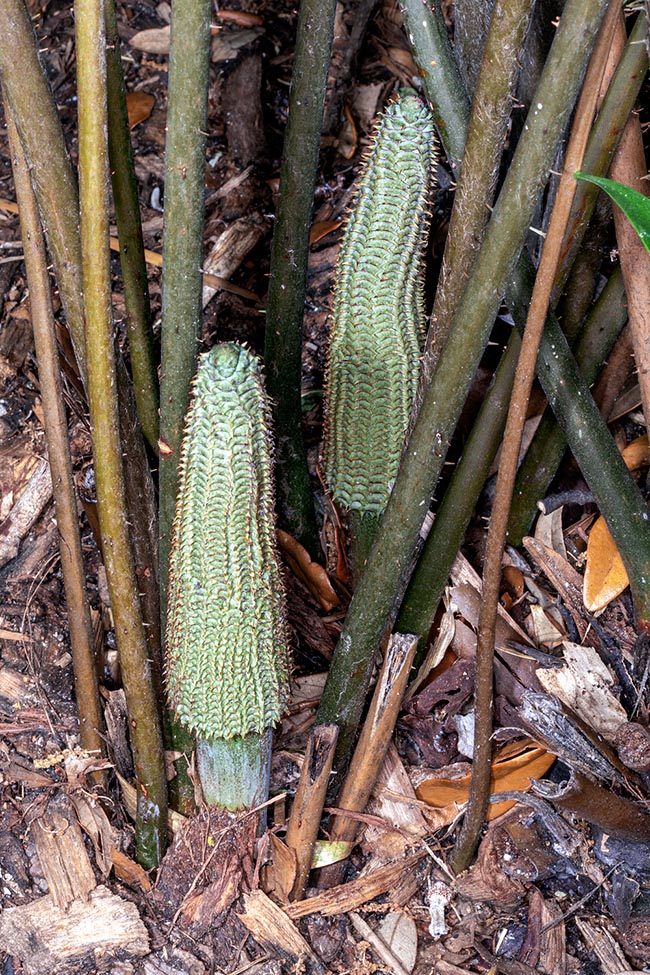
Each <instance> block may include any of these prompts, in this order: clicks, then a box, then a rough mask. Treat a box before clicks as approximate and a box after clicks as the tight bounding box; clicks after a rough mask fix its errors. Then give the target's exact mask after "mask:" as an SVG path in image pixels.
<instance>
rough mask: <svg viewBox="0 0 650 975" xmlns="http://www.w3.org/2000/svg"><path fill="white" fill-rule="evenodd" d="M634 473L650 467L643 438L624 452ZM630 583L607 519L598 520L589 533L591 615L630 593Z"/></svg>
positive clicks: (586, 598)
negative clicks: (627, 591)
mask: <svg viewBox="0 0 650 975" xmlns="http://www.w3.org/2000/svg"><path fill="white" fill-rule="evenodd" d="M621 456H622V458H623V460H624V461H625V465H626V467H627V468H628V470H630V471H635V470H638V469H639V467H643V466H644V465H646V464H650V445H649V444H648V437H647V435H646V434H643V435H642V436H640V437H637V439H636V440H633V441H632V443H629V444H628V445H627V447H625V449H624V450H623V451H622V452H621ZM628 585H629V580H628V578H627V572H626V571H625V566H624V565H623V561H622V559H621V556H620V555H619V554H618V549H617V548H616V545H615V544H614V539H613V538H612V536H611V533H610V531H609V528H608V527H607V523H606V522H605V519H604V518H603V517H602V515H601V517H600V518H598V519H597V521H595V522H594V526H593V528H592V529H591V532H590V533H589V541H588V542H587V562H586V565H585V580H584V587H583V599H584V604H585V607H586V608H587V609H588V610H589V612H590V613H598V612H600V610H602V609H604V608H605V606H609V604H610V603H611V602H612V600H614V599H616V597H617V596H620V594H621V593H622V592H623V591H624V590H625V589H627V587H628Z"/></svg>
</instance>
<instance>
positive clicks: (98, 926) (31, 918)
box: [0, 886, 149, 975]
mask: <svg viewBox="0 0 650 975" xmlns="http://www.w3.org/2000/svg"><path fill="white" fill-rule="evenodd" d="M0 948H1V949H3V950H4V951H7V952H9V953H10V954H11V955H13V956H14V957H16V958H20V960H21V961H22V964H23V970H24V972H25V975H69V973H70V972H71V971H73V970H75V971H76V970H77V969H76V967H75V966H79V967H80V970H84V968H83V966H84V965H86V966H88V965H92V968H89V969H88V970H89V971H92V970H93V969H97V968H101V966H102V962H103V961H114V960H116V959H117V958H129V957H131V958H134V957H142V956H143V955H146V954H147V952H148V951H149V936H148V934H147V929H146V928H145V926H144V924H143V923H142V920H141V918H140V915H139V914H138V909H137V907H136V906H135V904H131V903H129V902H128V901H125V900H122V898H121V897H117V896H116V895H115V894H111V892H110V891H109V890H107V889H106V887H103V886H100V887H96V888H95V890H94V891H93V892H92V893H91V895H90V898H89V899H88V901H86V902H84V901H81V900H76V901H73V902H72V904H70V906H69V907H68V910H67V911H64V910H62V909H61V908H60V907H57V906H56V904H54V902H53V901H52V898H51V897H49V896H48V897H41V898H40V899H39V900H36V901H32V903H31V904H25V905H23V906H22V907H12V908H8V909H7V910H5V911H4V912H3V913H2V915H1V916H0Z"/></svg>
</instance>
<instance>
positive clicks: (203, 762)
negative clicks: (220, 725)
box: [196, 728, 273, 811]
mask: <svg viewBox="0 0 650 975" xmlns="http://www.w3.org/2000/svg"><path fill="white" fill-rule="evenodd" d="M272 739H273V735H272V732H271V729H270V728H267V730H266V731H265V732H264V733H263V734H261V735H255V734H251V735H246V737H245V738H229V739H228V740H226V739H225V738H215V739H212V740H210V741H208V740H206V739H204V738H197V740H196V765H197V771H198V773H199V778H200V780H201V789H202V791H203V798H204V800H205V802H206V803H207V805H208V806H221V807H222V808H223V809H230V810H233V811H235V810H238V809H252V808H253V806H259V805H260V803H262V802H266V800H267V799H268V797H269V781H270V776H271V743H272Z"/></svg>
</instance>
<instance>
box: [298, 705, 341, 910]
mask: <svg viewBox="0 0 650 975" xmlns="http://www.w3.org/2000/svg"><path fill="white" fill-rule="evenodd" d="M338 734H339V730H338V728H337V727H336V725H334V724H326V725H318V726H317V727H315V728H313V729H312V731H311V733H310V735H309V738H308V740H307V749H306V751H305V760H304V762H303V766H302V769H301V771H300V780H299V782H298V788H297V789H296V797H295V799H294V800H293V806H292V809H291V816H290V817H289V824H288V826H287V835H286V843H287V846H288V847H289V849H290V850H293V852H294V853H295V856H296V879H295V881H294V885H293V889H292V891H291V899H292V900H294V901H300V900H302V899H303V897H304V896H305V889H306V887H307V881H308V880H309V871H310V870H311V861H312V856H313V852H314V844H315V843H316V837H317V836H318V829H319V827H320V821H321V816H322V814H323V806H324V805H325V798H326V795H327V786H328V784H329V780H330V773H331V771H332V764H333V762H334V749H335V747H336V739H337V738H338Z"/></svg>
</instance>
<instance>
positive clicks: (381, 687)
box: [320, 633, 418, 887]
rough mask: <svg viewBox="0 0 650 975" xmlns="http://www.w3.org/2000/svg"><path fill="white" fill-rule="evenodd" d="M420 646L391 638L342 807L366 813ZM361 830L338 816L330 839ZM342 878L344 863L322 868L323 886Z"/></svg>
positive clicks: (406, 637) (347, 838) (405, 637)
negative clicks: (416, 651)
mask: <svg viewBox="0 0 650 975" xmlns="http://www.w3.org/2000/svg"><path fill="white" fill-rule="evenodd" d="M417 645H418V638H417V637H416V636H413V635H412V634H402V633H395V634H393V636H392V637H391V639H390V642H389V644H388V647H387V648H386V655H385V657H384V663H383V665H382V669H381V673H380V676H379V680H378V681H377V685H376V687H375V692H374V694H373V697H372V701H371V703H370V708H369V711H368V715H367V717H366V720H365V722H364V725H363V728H362V730H361V735H360V736H359V741H358V743H357V747H356V748H355V750H354V755H353V756H352V761H351V762H350V768H349V769H348V773H347V775H346V777H345V782H344V783H343V787H342V789H341V794H340V796H339V800H338V803H339V806H340V807H341V809H349V810H350V811H351V812H363V811H364V809H365V807H366V804H367V802H368V799H369V798H370V794H371V792H372V789H373V787H374V785H375V782H376V781H377V775H378V773H379V770H380V769H381V766H382V763H383V761H384V758H385V757H386V752H387V750H388V745H389V744H390V741H391V738H392V736H393V731H394V730H395V723H396V721H397V715H398V712H399V709H400V707H401V704H402V700H403V698H404V692H405V690H406V682H407V680H408V676H409V673H410V670H411V664H412V663H413V657H414V656H415V650H416V648H417ZM358 832H359V823H358V822H357V821H355V820H354V819H350V818H348V817H346V816H337V817H336V819H335V820H334V822H333V824H332V828H331V831H330V839H331V840H332V841H333V842H335V843H336V842H353V841H354V840H355V837H356V836H357V835H358ZM342 879H343V862H342V861H339V862H338V863H333V864H331V865H330V866H328V867H325V868H324V869H323V870H322V871H321V877H320V886H323V887H324V886H332V885H334V884H338V883H340V882H341V880H342Z"/></svg>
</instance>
